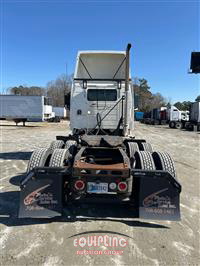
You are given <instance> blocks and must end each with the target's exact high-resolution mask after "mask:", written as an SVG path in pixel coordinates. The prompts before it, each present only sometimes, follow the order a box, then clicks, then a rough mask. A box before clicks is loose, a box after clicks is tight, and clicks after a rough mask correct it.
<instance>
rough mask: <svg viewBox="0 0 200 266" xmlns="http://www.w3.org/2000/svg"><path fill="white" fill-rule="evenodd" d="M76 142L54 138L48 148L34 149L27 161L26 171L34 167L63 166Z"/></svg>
mask: <svg viewBox="0 0 200 266" xmlns="http://www.w3.org/2000/svg"><path fill="white" fill-rule="evenodd" d="M76 146H77V143H76V142H75V141H73V140H69V141H67V142H66V143H64V141H62V140H55V141H53V142H52V143H51V145H50V147H49V148H42V149H41V148H40V149H37V150H35V151H34V152H33V153H32V155H31V158H30V160H29V163H28V167H27V173H29V172H30V171H31V170H33V168H35V167H45V166H48V167H64V166H67V165H68V162H69V160H70V158H71V157H72V156H73V154H74V152H75V150H76Z"/></svg>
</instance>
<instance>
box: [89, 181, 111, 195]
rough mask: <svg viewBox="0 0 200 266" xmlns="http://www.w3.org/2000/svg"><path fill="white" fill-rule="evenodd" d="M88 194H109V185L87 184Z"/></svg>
mask: <svg viewBox="0 0 200 266" xmlns="http://www.w3.org/2000/svg"><path fill="white" fill-rule="evenodd" d="M87 192H89V193H107V192H108V183H93V182H88V183H87Z"/></svg>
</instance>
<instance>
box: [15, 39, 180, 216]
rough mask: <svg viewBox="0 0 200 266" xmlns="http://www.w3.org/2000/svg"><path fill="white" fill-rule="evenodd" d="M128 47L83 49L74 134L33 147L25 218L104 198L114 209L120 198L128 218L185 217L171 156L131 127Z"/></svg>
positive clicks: (24, 185)
mask: <svg viewBox="0 0 200 266" xmlns="http://www.w3.org/2000/svg"><path fill="white" fill-rule="evenodd" d="M130 48H131V45H130V44H128V46H127V49H126V51H125V52H124V51H123V52H119V51H117V52H115V51H86V52H79V53H78V56H77V61H76V69H75V74H74V81H73V86H72V90H71V104H70V127H71V131H72V133H71V134H70V135H66V136H57V140H55V141H53V142H52V143H51V144H50V145H49V147H48V148H42V149H37V150H35V151H34V152H33V153H32V155H31V158H30V161H29V163H28V167H27V173H26V175H25V177H24V179H23V180H22V182H21V192H20V209H19V217H53V216H61V215H63V210H64V209H65V210H66V213H68V214H69V215H70V213H71V214H72V215H74V214H73V213H74V211H75V210H76V209H77V205H78V206H80V207H81V206H82V204H83V203H85V202H87V203H89V204H90V205H89V206H92V204H95V206H96V208H98V206H99V205H98V204H99V203H103V204H104V205H103V206H104V210H105V209H107V211H108V212H109V211H110V212H109V215H108V216H111V215H112V214H111V213H112V209H111V205H110V204H115V205H116V206H117V207H118V209H121V210H124V211H126V214H125V213H124V214H123V215H126V216H125V217H137V218H138V217H140V218H147V219H162V220H163V219H164V220H179V219H180V208H179V196H180V192H181V185H180V183H179V182H178V181H177V179H176V171H175V167H174V163H173V160H172V158H171V157H170V155H169V154H168V153H166V152H158V151H153V149H152V147H151V145H150V144H149V143H147V142H146V141H145V140H144V139H139V138H136V137H135V136H134V135H133V132H132V131H133V129H134V127H133V126H134V125H133V119H134V113H133V112H134V102H133V91H132V87H131V79H130V68H129V53H130ZM66 105H67V106H69V102H66ZM107 203H109V204H107ZM89 206H88V208H90V207H89ZM80 209H81V208H80ZM71 211H72V212H71ZM108 212H107V213H108ZM105 215H106V212H105ZM115 215H117V214H115ZM123 217H124V216H123Z"/></svg>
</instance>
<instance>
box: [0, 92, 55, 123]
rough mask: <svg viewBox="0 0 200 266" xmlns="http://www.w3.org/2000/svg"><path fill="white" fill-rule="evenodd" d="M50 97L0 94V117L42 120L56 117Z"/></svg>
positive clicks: (27, 120)
mask: <svg viewBox="0 0 200 266" xmlns="http://www.w3.org/2000/svg"><path fill="white" fill-rule="evenodd" d="M49 100H50V99H49V98H47V97H44V96H21V95H0V105H1V108H0V119H2V120H3V119H4V120H13V121H14V122H15V123H16V124H18V123H20V122H23V124H24V125H25V122H42V121H48V120H49V119H52V118H53V117H54V115H55V114H54V112H53V111H52V106H51V104H50V102H49Z"/></svg>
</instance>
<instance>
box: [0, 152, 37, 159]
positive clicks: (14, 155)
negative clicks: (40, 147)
mask: <svg viewBox="0 0 200 266" xmlns="http://www.w3.org/2000/svg"><path fill="white" fill-rule="evenodd" d="M31 154H32V152H30V151H28V152H26V151H18V152H2V153H0V159H3V160H29V159H30V157H31Z"/></svg>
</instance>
